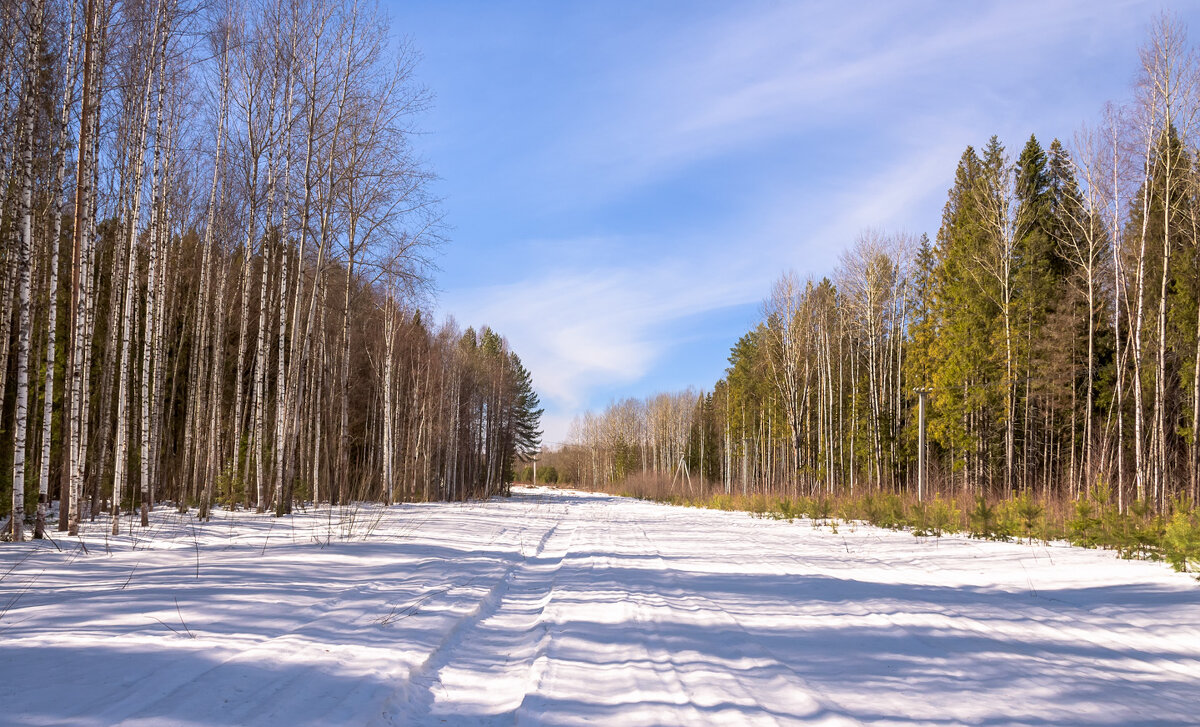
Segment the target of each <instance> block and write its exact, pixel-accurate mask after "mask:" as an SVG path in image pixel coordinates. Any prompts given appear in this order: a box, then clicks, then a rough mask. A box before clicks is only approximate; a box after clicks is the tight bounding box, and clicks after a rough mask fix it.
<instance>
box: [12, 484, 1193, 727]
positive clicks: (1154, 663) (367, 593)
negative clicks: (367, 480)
mask: <svg viewBox="0 0 1200 727" xmlns="http://www.w3.org/2000/svg"><path fill="white" fill-rule="evenodd" d="M105 529H106V528H105V527H103V525H102V524H101V523H96V524H94V525H90V526H88V529H87V533H86V535H85V537H84V538H83V542H84V543H86V547H87V551H88V552H87V554H84V553H83V551H82V549H81V548H80V541H78V540H76V541H70V540H60V541H59V542H58V545H59V546H60V547H61V548H62V550H61V551H58V550H55V549H54V547H53V546H51V545H50V544H48V543H42V544H38V545H28V544H27V545H23V546H13V545H4V546H2V547H0V575H3V580H0V611H2V613H3V615H2V616H0V723H2V724H22V725H50V724H56V725H57V724H72V725H111V724H129V725H169V724H174V725H248V724H255V725H287V726H290V725H327V724H352V725H390V724H435V725H442V724H450V725H453V724H472V725H474V724H512V723H518V724H585V723H587V724H601V725H619V726H620V727H633V726H634V725H705V724H722V725H724V724H776V723H781V724H829V725H834V724H858V723H870V724H893V725H923V724H929V725H951V724H973V725H1009V724H1024V725H1066V724H1072V725H1075V724H1077V725H1135V724H1137V725H1149V724H1200V584H1197V583H1196V582H1195V581H1194V580H1193V579H1192V578H1190V577H1188V576H1186V575H1181V574H1176V573H1172V572H1171V571H1170V570H1169V569H1168V568H1167V567H1166V566H1164V565H1162V564H1154V563H1142V562H1129V561H1122V560H1118V559H1117V558H1116V557H1115V556H1114V555H1112V554H1111V553H1105V552H1097V551H1086V550H1080V549H1075V548H1067V547H1049V548H1048V547H1044V546H1033V547H1030V546H1025V545H1017V544H1003V543H990V542H978V541H972V540H968V539H965V538H958V537H954V538H943V539H942V540H941V541H940V542H938V541H935V540H933V539H918V538H914V537H913V536H912V535H911V534H909V533H897V532H889V531H886V530H879V529H876V528H869V527H862V526H858V527H852V526H849V525H842V526H841V527H840V528H839V530H838V532H837V533H836V534H835V533H832V532H830V529H829V528H827V527H825V528H820V529H814V528H813V527H812V526H811V524H810V523H806V522H796V523H786V522H775V521H766V520H757V519H754V518H751V517H750V516H748V515H745V514H740V513H725V512H715V511H705V510H694V509H688V508H673V507H668V506H664V505H656V504H651V503H645V502H638V501H634V500H628V499H621V498H613V497H606V496H602V495H590V494H582V493H577V492H560V491H551V490H543V489H525V490H518V492H517V493H516V494H515V496H514V497H512V498H511V499H497V500H494V501H491V502H486V503H468V504H444V503H443V504H423V505H405V506H398V507H392V508H386V509H384V508H380V507H375V506H362V507H358V508H354V509H348V510H341V509H336V510H334V511H333V512H330V510H328V509H320V510H317V511H309V512H308V513H306V514H302V515H298V516H296V517H293V518H289V519H279V520H277V519H275V518H272V517H270V516H259V515H253V514H248V513H235V514H230V513H227V512H220V513H218V516H217V517H216V518H214V520H213V521H212V522H209V523H196V522H195V521H194V519H193V518H192V517H191V516H188V515H185V516H180V515H178V514H176V513H175V512H174V511H173V510H162V511H159V512H156V513H155V514H154V525H153V528H151V529H150V530H148V531H143V530H142V529H141V528H136V527H135V528H134V529H133V532H132V533H130V532H128V529H127V530H126V533H125V534H124V535H122V536H120V537H118V538H106V537H105V536H104V531H105Z"/></svg>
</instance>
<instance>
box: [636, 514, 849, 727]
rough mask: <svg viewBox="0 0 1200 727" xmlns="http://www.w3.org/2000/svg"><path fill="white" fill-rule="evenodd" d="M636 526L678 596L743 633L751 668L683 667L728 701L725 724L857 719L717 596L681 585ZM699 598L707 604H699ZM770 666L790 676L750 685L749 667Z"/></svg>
mask: <svg viewBox="0 0 1200 727" xmlns="http://www.w3.org/2000/svg"><path fill="white" fill-rule="evenodd" d="M630 524H631V525H633V526H635V527H636V528H637V533H638V534H640V538H641V540H642V541H643V542H644V543H645V552H646V553H647V554H650V555H651V556H652V559H653V561H652V562H653V568H654V570H656V571H658V572H660V573H662V574H663V575H664V576H665V579H666V580H668V581H670V582H671V584H672V586H673V587H674V590H675V592H676V594H678V595H677V596H676V598H677V599H678V600H679V601H682V602H688V603H690V604H691V605H690V606H689V607H688V608H686V609H685V610H687V611H688V612H690V613H694V614H705V615H710V616H714V617H716V618H715V620H716V621H718V622H723V623H722V625H724V626H727V627H729V628H730V630H733V631H736V632H739V633H741V634H742V635H743V636H744V637H745V638H744V640H743V641H742V642H741V643H740V644H739V645H738V648H739V649H740V650H742V651H743V652H746V653H745V657H744V658H745V659H746V660H748V661H751V662H753V663H754V665H753V666H752V667H751V668H750V669H745V668H733V669H728V670H721V671H717V670H715V669H712V668H709V669H706V670H704V671H702V672H701V671H697V672H690V671H687V670H680V672H679V673H680V678H681V680H684V681H686V682H688V683H692V684H693V685H694V687H693V688H694V690H696V691H701V690H703V691H710V692H716V693H717V694H719V695H720V696H719V697H718V698H717V700H713V699H712V698H711V697H710V698H709V699H708V700H707V701H716V703H717V704H718V705H721V704H725V705H729V706H730V708H729V709H726V710H723V711H722V712H720V721H721V723H722V724H746V725H760V724H767V725H770V724H801V723H802V724H827V725H859V724H861V723H860V722H858V721H857V720H854V719H851V718H849V717H847V716H845V715H846V714H848V713H847V711H846V710H845V709H843V708H842V707H841V706H840V705H838V704H837V702H835V701H834V700H833V699H832V698H830V697H829V695H827V694H825V693H824V692H823V691H822V690H820V689H818V688H817V687H815V686H814V685H812V684H811V683H809V682H808V681H807V680H806V679H804V678H803V677H802V676H801V675H800V674H799V673H797V672H796V670H795V669H793V668H792V667H791V666H790V665H789V664H788V663H787V661H786V660H784V659H782V658H780V656H779V655H778V654H776V653H775V652H774V650H773V649H771V648H770V647H768V646H767V645H765V644H763V643H762V641H761V640H760V639H758V638H756V637H755V636H754V635H753V634H752V633H751V632H750V631H749V630H748V629H747V628H746V627H745V626H743V625H742V623H741V622H740V621H739V620H738V619H737V617H735V616H734V615H733V614H731V613H730V612H729V611H728V610H727V609H726V608H725V607H724V606H723V605H721V604H720V603H719V602H717V601H716V600H715V599H713V598H711V597H709V596H706V595H704V594H703V593H701V592H699V591H689V590H687V589H685V588H684V587H682V586H680V585H679V574H678V572H677V571H676V570H675V569H674V568H671V567H670V566H669V565H667V563H666V560H665V559H664V558H663V555H662V549H661V548H660V547H659V546H658V543H657V542H656V541H655V540H654V539H653V538H652V537H651V536H650V534H649V533H648V532H647V531H646V528H645V527H644V526H643V525H642V523H640V522H636V521H631V523H630ZM651 595H652V598H653V599H654V600H655V601H656V602H657V603H659V604H660V606H661V608H663V609H665V610H667V611H677V610H681V609H680V608H679V607H677V606H672V605H670V604H669V603H668V602H667V600H666V599H665V598H664V597H663V596H662V595H661V594H658V593H653V594H651ZM696 603H702V604H705V606H707V607H705V606H698V605H695V604H696ZM771 666H774V667H776V668H777V670H782V671H784V672H786V673H787V677H786V678H780V677H775V678H773V679H772V682H773V683H772V684H771V685H770V687H769V688H767V689H763V688H761V687H759V688H758V689H750V688H749V687H748V686H747V684H746V682H745V677H744V676H741V675H742V674H744V673H745V672H747V671H766V670H768V669H769V668H770V667H771ZM756 694H768V695H771V696H772V697H773V698H774V699H776V700H779V703H778V704H773V705H766V704H762V703H760V702H758V701H757V699H756V696H755V695H756ZM735 705H736V706H742V707H751V708H752V711H749V712H747V711H739V710H737V709H734V708H733V707H734V706H735Z"/></svg>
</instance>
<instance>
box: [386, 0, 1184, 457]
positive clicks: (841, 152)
mask: <svg viewBox="0 0 1200 727" xmlns="http://www.w3.org/2000/svg"><path fill="white" fill-rule="evenodd" d="M385 3H386V5H385V7H386V8H387V10H388V11H389V13H390V15H391V17H392V21H393V30H394V31H395V32H396V33H397V34H398V35H404V36H407V37H408V38H409V39H410V40H411V41H412V43H413V44H414V45H415V46H416V47H417V48H418V49H419V50H420V52H421V54H422V56H423V59H422V61H421V63H420V65H419V67H418V69H417V77H418V80H419V81H420V82H421V83H423V84H425V85H427V86H428V87H429V88H430V90H431V91H432V92H433V94H434V95H435V103H434V107H433V109H432V110H431V111H430V112H428V113H427V114H425V115H424V117H423V118H422V119H421V120H420V122H419V126H420V128H421V129H423V131H424V133H422V135H421V136H420V137H419V138H418V139H417V141H416V144H417V147H418V149H419V150H420V152H421V154H422V155H423V156H424V158H425V159H426V160H427V161H428V162H429V164H430V166H431V167H432V168H433V170H434V171H435V172H436V173H437V174H438V175H439V177H440V179H439V181H438V182H437V184H436V188H435V191H436V193H437V194H438V195H439V196H440V197H442V198H443V200H444V204H443V209H444V212H445V215H446V221H447V224H448V225H449V226H450V229H449V231H448V237H449V242H448V244H447V245H446V247H445V249H444V250H443V251H442V252H441V254H440V256H439V260H438V265H439V267H440V271H439V272H438V274H437V287H438V293H437V297H436V309H437V312H438V314H439V315H441V316H445V315H450V314H452V315H454V317H455V318H456V319H457V320H458V321H459V322H460V323H461V324H462V325H464V326H466V325H479V324H483V323H486V324H488V325H491V326H492V327H493V328H495V329H497V330H498V331H500V332H501V333H502V334H504V335H505V336H506V337H507V338H508V340H509V341H510V343H511V344H512V346H513V348H514V349H515V350H516V351H517V353H518V354H519V355H520V356H521V357H522V359H523V360H524V361H525V363H526V365H527V366H528V368H529V369H530V371H531V372H532V374H533V378H534V383H535V385H536V386H537V388H538V391H539V393H540V394H541V398H542V402H543V404H544V406H545V407H546V416H545V417H544V420H543V425H544V428H545V430H546V435H545V439H546V440H547V441H548V442H555V441H558V440H562V439H564V438H565V435H566V433H567V429H568V426H569V423H570V421H571V419H572V418H573V417H574V416H575V415H576V414H578V413H581V412H583V411H584V410H586V409H595V408H601V407H603V406H605V405H606V404H607V403H608V402H609V401H610V400H612V399H614V398H620V397H625V396H642V395H645V394H649V393H652V392H655V391H660V390H675V389H682V388H685V387H687V386H694V387H696V388H707V387H711V386H712V384H713V383H714V382H715V381H716V380H717V379H718V378H719V377H720V376H721V375H722V374H723V371H724V368H725V366H726V364H727V356H728V352H729V347H730V346H731V345H732V344H733V343H734V342H735V341H736V340H737V338H738V337H739V336H741V335H742V334H743V333H744V332H745V331H746V330H748V329H749V328H750V327H751V326H752V325H753V324H754V323H755V321H756V320H757V319H758V314H759V308H760V305H761V301H762V298H763V297H764V296H765V295H766V293H767V291H768V288H769V286H770V284H771V282H772V281H773V280H774V279H775V278H776V277H777V276H778V275H779V274H780V273H782V272H784V271H786V270H789V269H793V270H795V271H797V272H798V273H800V274H801V275H813V276H816V277H820V276H822V275H826V274H830V273H831V272H832V269H833V267H834V265H835V264H836V261H837V257H838V254H839V253H840V251H841V250H842V249H843V248H844V247H845V246H846V245H847V244H848V243H850V242H851V241H852V240H853V239H854V237H855V235H856V234H858V233H859V232H860V231H862V230H864V229H866V228H876V229H880V230H884V231H906V232H910V233H913V234H918V235H919V234H920V233H923V232H925V233H928V234H929V235H930V236H931V237H932V236H933V235H934V234H935V233H936V231H937V225H938V220H939V218H940V216H941V208H942V204H943V202H944V200H945V194H946V190H947V189H948V187H949V186H950V183H951V180H952V178H953V174H954V168H955V163H956V161H957V159H958V157H959V156H960V155H961V153H962V151H963V149H964V148H965V147H966V146H967V145H968V144H974V145H977V146H979V145H982V144H983V143H985V142H986V141H987V139H988V138H989V137H990V136H991V135H992V134H998V135H999V136H1000V138H1001V140H1002V141H1003V142H1004V143H1005V145H1006V146H1007V147H1008V149H1009V151H1010V153H1012V154H1013V155H1015V154H1016V153H1017V152H1019V150H1020V147H1021V146H1022V145H1023V144H1024V143H1025V141H1026V140H1027V139H1028V137H1029V135H1030V134H1031V133H1035V134H1037V136H1038V138H1039V139H1040V140H1042V142H1043V144H1044V145H1048V144H1049V142H1050V140H1051V139H1052V138H1054V137H1059V138H1061V139H1063V141H1064V142H1067V143H1068V144H1069V143H1070V140H1071V138H1072V135H1073V134H1074V133H1075V131H1076V130H1077V129H1078V128H1079V127H1080V126H1081V125H1082V124H1083V123H1085V122H1087V123H1092V122H1095V121H1096V120H1098V118H1099V111H1100V108H1101V106H1102V105H1103V104H1104V102H1106V101H1109V100H1112V101H1117V102H1122V101H1125V100H1126V99H1127V98H1128V97H1129V96H1130V85H1131V82H1132V80H1133V78H1134V76H1135V73H1136V70H1137V67H1138V60H1137V58H1138V56H1137V50H1138V46H1139V45H1140V44H1142V43H1143V41H1144V40H1145V38H1146V33H1147V26H1148V24H1149V22H1150V21H1151V19H1152V18H1153V17H1154V16H1155V15H1156V14H1157V13H1158V12H1159V11H1160V10H1162V9H1163V8H1167V9H1169V10H1171V11H1173V12H1175V14H1176V15H1178V16H1179V18H1180V19H1181V20H1183V21H1184V23H1185V24H1187V25H1188V26H1189V27H1190V28H1191V29H1192V35H1193V37H1200V36H1198V35H1197V33H1200V22H1197V20H1200V3H1196V4H1190V3H1179V4H1176V5H1172V4H1166V5H1164V4H1162V3H1147V2H1114V3H1103V2H1057V1H1049V0H1040V1H1039V2H997V3H976V2H968V3H950V2H945V3H933V2H926V3H894V2H878V3H853V4H841V3H799V2H795V3H793V2H787V3H784V2H741V3H731V2H691V1H687V2H685V1H683V0H678V1H666V0H664V1H661V2H632V1H631V2H595V3H582V2H579V3H576V2H549V1H547V2H542V3H509V2H433V1H432V0H430V1H429V2H400V1H399V0H385ZM847 8H852V9H847Z"/></svg>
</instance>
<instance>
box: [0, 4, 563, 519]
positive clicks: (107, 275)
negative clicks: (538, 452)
mask: <svg viewBox="0 0 1200 727" xmlns="http://www.w3.org/2000/svg"><path fill="white" fill-rule="evenodd" d="M415 58H416V55H415V53H414V52H413V51H412V50H411V49H410V48H409V47H408V46H406V45H403V44H396V43H395V42H394V41H393V40H392V36H391V34H390V32H389V29H388V24H387V20H386V18H385V17H383V16H381V15H380V14H379V12H378V10H377V9H376V8H375V6H374V5H372V4H364V3H351V2H333V3H325V2H313V1H311V0H232V1H231V2H226V3H218V4H215V5H214V4H210V3H202V2H193V1H192V0H123V1H122V2H115V1H114V0H23V1H19V2H11V3H5V4H4V5H3V8H0V130H3V133H2V134H0V196H2V199H3V206H2V209H3V216H2V217H0V428H2V431H0V492H3V498H2V500H0V501H2V502H3V505H0V515H9V514H12V513H15V515H16V517H15V518H13V519H12V520H11V521H9V526H10V527H7V528H6V530H7V531H8V532H9V533H10V534H12V535H14V536H15V537H17V538H18V539H19V538H21V537H22V536H23V535H24V533H23V525H24V523H25V520H26V518H27V516H29V515H30V514H31V513H35V515H34V517H32V518H30V519H32V520H33V521H34V528H35V531H36V532H37V533H38V534H40V533H42V532H43V529H44V528H45V526H46V523H45V520H46V517H47V511H48V509H49V508H48V505H49V503H51V502H52V501H53V500H55V499H59V500H61V504H62V513H63V517H62V518H61V521H60V523H59V526H60V527H61V528H64V529H67V528H69V529H70V530H71V531H72V532H74V531H75V530H76V529H77V527H78V522H79V520H80V518H81V517H88V516H89V515H90V516H91V517H93V518H94V517H96V515H97V513H99V512H101V511H106V512H108V513H109V517H111V518H112V526H113V528H114V530H115V529H116V528H117V527H118V526H119V514H120V512H121V511H122V510H124V511H126V512H129V511H131V510H134V511H136V510H138V509H140V510H141V522H142V524H143V525H145V524H146V522H147V510H148V509H149V508H150V507H151V506H152V505H153V503H154V502H155V501H157V500H164V499H165V500H170V501H173V502H174V503H176V504H177V505H178V506H179V507H186V506H188V505H192V506H197V505H198V506H199V508H200V515H201V517H205V516H207V515H208V512H209V509H210V508H211V507H212V506H213V505H214V504H217V503H223V504H225V505H227V506H235V505H241V506H246V507H256V508H257V509H259V510H260V511H261V510H264V509H268V508H273V509H274V510H275V511H276V512H277V513H279V514H283V513H286V512H289V511H290V510H291V508H292V505H293V503H294V502H295V501H297V500H301V501H304V500H309V501H313V500H315V501H328V502H334V503H344V502H347V501H348V500H350V499H354V498H372V499H379V500H383V501H386V502H392V501H395V500H398V499H435V498H456V499H457V498H466V497H471V496H476V495H486V494H489V493H493V492H497V491H500V490H502V489H504V488H505V487H506V484H507V483H508V482H509V481H511V479H512V467H513V461H514V458H519V457H521V456H523V455H524V454H525V453H526V452H529V451H532V450H533V449H534V448H535V447H536V445H537V440H538V436H539V435H538V432H537V420H538V416H539V414H540V411H539V410H538V407H537V399H536V396H534V394H533V391H532V387H531V385H530V381H529V374H528V372H527V371H526V370H525V369H524V367H523V366H522V365H521V362H520V360H519V359H518V358H517V356H516V354H515V353H513V352H512V351H511V350H509V348H508V346H507V344H506V343H505V341H504V340H503V339H502V338H501V337H500V336H499V334H497V333H495V332H493V331H491V330H489V329H487V328H484V329H482V330H480V331H478V332H476V331H475V330H473V329H469V330H467V331H466V332H462V331H461V330H460V329H458V328H457V327H455V326H454V325H453V324H452V323H448V324H445V325H441V326H439V327H433V326H431V325H430V322H429V321H428V320H427V319H426V318H425V317H423V316H421V315H420V314H419V313H418V312H417V308H418V305H419V304H420V302H421V301H422V300H423V299H424V291H425V290H426V288H427V286H428V281H429V270H430V266H429V253H430V250H431V248H432V247H433V246H434V245H436V244H438V243H439V242H440V231H441V225H440V212H439V207H438V204H437V200H436V199H434V198H433V197H432V196H431V195H430V193H429V188H428V187H429V182H430V180H431V179H432V174H431V172H430V171H429V170H428V169H427V168H426V166H425V165H424V164H423V163H422V162H421V160H420V159H418V158H416V156H415V155H414V153H413V151H412V147H411V145H410V143H409V142H410V139H411V135H412V128H411V124H412V122H413V120H414V118H415V116H416V114H418V113H419V112H420V111H421V110H422V109H424V108H425V107H426V106H427V104H428V99H429V95H428V93H427V92H426V91H425V90H424V89H423V88H421V87H420V85H419V84H417V83H416V82H415V81H414V79H413V75H412V71H413V67H414V63H415ZM14 483H15V484H16V486H15V487H14Z"/></svg>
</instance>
